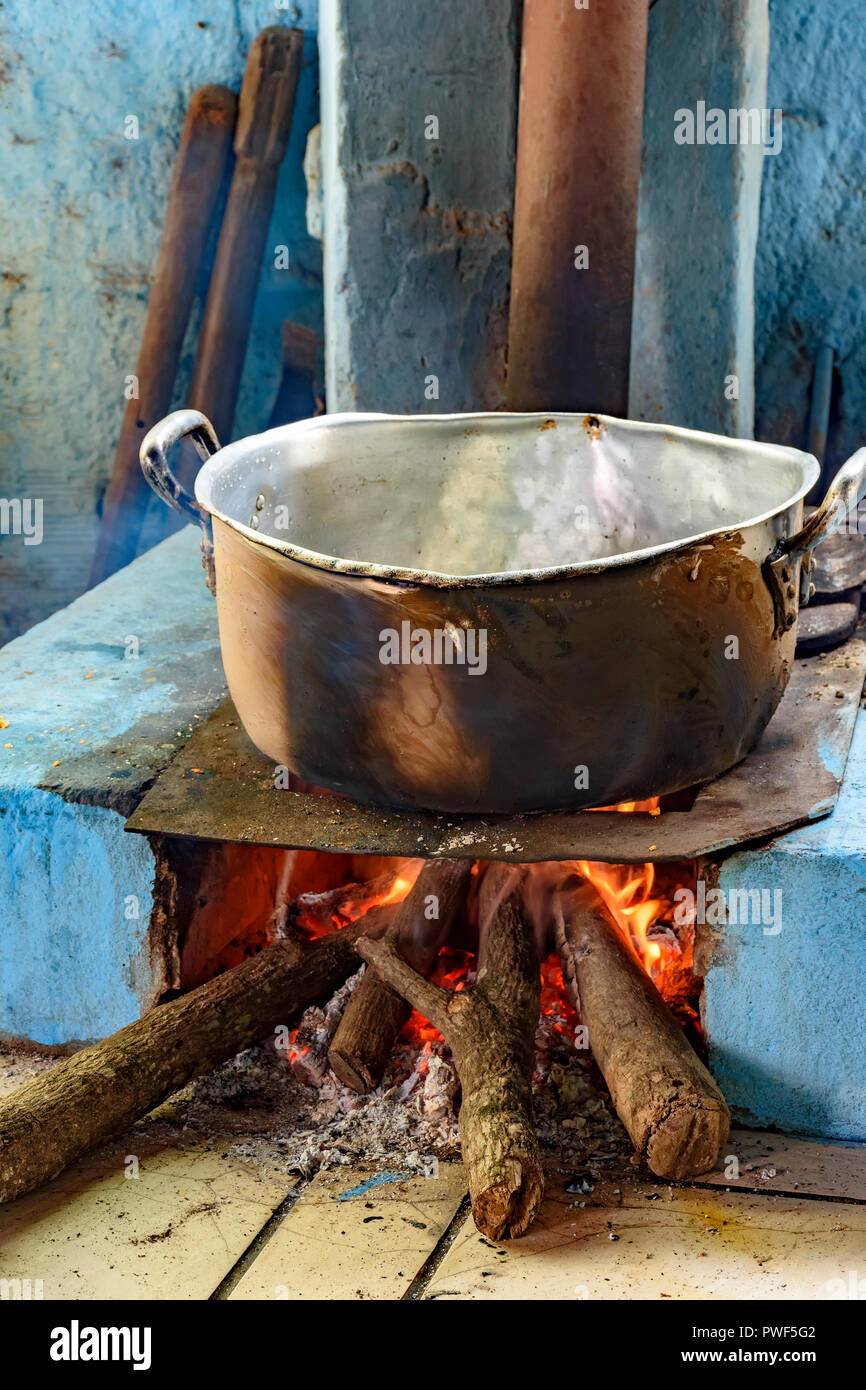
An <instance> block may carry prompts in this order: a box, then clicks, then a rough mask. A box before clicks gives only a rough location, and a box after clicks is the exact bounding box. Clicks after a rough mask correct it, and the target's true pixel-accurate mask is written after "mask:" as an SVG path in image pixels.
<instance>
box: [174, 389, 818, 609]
mask: <svg viewBox="0 0 866 1390" xmlns="http://www.w3.org/2000/svg"><path fill="white" fill-rule="evenodd" d="M491 419H494V420H496V421H498V422H500V423H501V422H503V421H508V420H525V421H527V422H530V421H533V420H568V421H573V420H575V419H583V420H584V421H593V422H595V421H598V422H600V423H601V424H606V425H610V424H613V425H617V426H623V425H625V426H627V427H628V428H629V430H632V431H634V432H636V433H645V434H663V435H666V436H668V438H670V437H673V438H675V439H678V440H683V441H684V442H686V443H688V442H689V441H691V440H693V441H700V442H701V443H702V444H703V445H706V444H708V443H709V444H716V445H721V446H724V448H726V449H735V450H738V451H740V452H742V453H746V454H755V453H758V454H759V455H760V454H764V455H776V456H777V457H779V458H781V457H787V458H788V459H789V460H794V461H796V462H797V463H799V464H800V465H801V467H802V470H803V473H804V475H805V476H804V481H803V483H802V485H801V486H800V487H799V489H798V490H797V491H796V492H794V493H793V494H791V496H789V497H787V498H785V499H784V500H783V501H782V502H780V503H779V504H778V505H777V506H775V507H773V508H771V509H770V510H769V511H765V512H762V513H761V514H760V515H758V516H753V517H749V518H748V519H747V520H744V521H738V522H734V523H728V524H726V525H724V526H717V527H714V528H712V529H711V530H709V531H701V532H698V533H696V534H695V535H692V536H682V537H677V538H676V539H675V540H672V541H665V542H663V543H662V544H661V545H654V546H646V547H644V548H643V549H640V550H626V551H623V552H621V553H620V554H617V555H606V556H603V557H602V558H600V559H598V560H583V561H579V562H576V563H575V564H571V565H551V566H548V567H546V568H544V569H527V570H501V571H494V572H493V573H491V574H462V575H457V574H447V573H444V572H441V571H439V570H421V569H412V568H408V567H405V566H401V565H386V564H382V563H380V562H377V561H372V560H345V559H342V558H341V557H339V556H336V555H325V554H323V553H322V552H320V551H317V550H308V549H307V548H306V546H302V545H295V544H293V543H292V542H291V541H288V540H278V539H277V538H276V537H275V536H268V535H264V534H263V533H262V532H261V531H256V530H254V529H253V528H252V527H251V526H247V525H245V524H244V523H243V522H242V521H238V519H237V518H236V517H232V516H229V515H228V514H227V513H225V512H223V511H221V510H220V508H219V507H216V506H214V505H213V504H212V502H211V498H210V492H211V485H212V482H213V479H214V477H215V475H216V474H217V473H218V472H220V471H221V470H222V468H223V467H225V466H228V465H230V464H232V463H234V462H236V461H237V458H238V456H240V455H243V454H245V453H247V452H250V451H253V450H257V449H261V448H263V447H265V446H267V445H268V444H273V443H274V442H276V441H277V440H278V439H279V440H284V439H286V438H289V437H291V436H294V435H301V434H305V433H308V432H315V431H317V430H318V429H321V428H322V427H323V426H324V425H327V426H328V427H329V428H331V429H334V428H336V429H342V428H345V427H348V426H351V425H353V424H356V423H359V422H361V421H363V422H368V423H372V422H375V421H380V422H386V421H387V422H392V421H393V422H395V423H400V424H407V423H408V424H420V425H421V426H422V428H423V427H424V426H426V425H427V424H428V423H429V424H433V425H435V424H439V425H441V424H446V423H449V422H459V423H463V422H466V421H473V420H474V421H477V420H491ZM820 474H821V466H820V464H819V463H818V460H817V459H816V458H815V457H814V455H813V454H807V453H805V452H804V451H803V450H802V449H794V448H792V447H790V446H788V445H785V444H770V443H765V442H764V441H760V440H756V439H738V438H735V437H732V436H728V435H721V434H710V433H709V432H708V431H705V430H693V429H686V428H685V427H684V426H681V425H665V424H660V423H657V422H655V421H651V420H628V419H624V418H622V417H619V416H613V415H599V414H594V413H592V412H585V411H556V410H536V411H491V410H475V411H465V412H459V411H458V412H453V413H451V414H448V415H444V414H443V415H439V414H435V415H434V414H430V415H390V414H387V413H384V412H377V411H369V412H367V411H351V412H349V411H346V412H337V413H334V414H333V415H317V416H314V417H312V418H311V419H308V420H296V421H294V422H293V423H292V424H289V425H278V426H277V427H276V428H275V429H271V430H265V431H263V432H262V433H261V434H256V435H247V436H246V437H245V438H244V439H238V440H235V441H234V442H233V443H231V444H226V445H224V446H223V447H222V448H221V449H219V450H218V451H217V452H216V453H215V454H213V455H212V456H211V458H210V459H209V460H208V461H207V462H206V463H204V464H203V465H202V467H201V468H200V469H199V472H198V474H197V475H196V480H195V496H196V501H197V502H198V503H199V504H200V505H201V506H202V507H203V508H204V509H205V511H207V512H208V513H209V514H210V515H211V516H215V517H218V518H219V520H220V521H222V522H224V523H225V525H226V526H230V527H231V528H232V530H234V531H237V532H239V533H240V535H242V536H243V537H244V538H245V539H246V540H247V541H249V542H250V543H251V544H253V545H256V546H262V547H264V548H266V549H267V550H271V551H274V552H275V553H276V554H278V555H282V556H283V557H285V558H287V559H290V560H295V561H297V562H298V563H299V564H302V565H307V566H309V567H311V568H313V569H320V570H326V571H328V572H329V573H331V574H344V575H347V576H350V577H354V578H359V579H374V580H382V581H386V582H387V581H390V582H397V583H402V584H413V585H428V586H431V587H433V588H437V589H467V588H480V587H489V586H495V587H499V588H504V587H508V586H509V585H510V586H515V587H516V586H518V585H522V584H528V583H540V582H544V581H546V580H562V579H573V578H577V577H579V576H580V575H582V574H597V573H599V572H601V571H604V570H610V569H623V568H625V567H626V566H628V565H633V564H638V563H640V562H642V561H644V560H649V559H657V558H661V557H662V556H670V555H674V554H676V553H677V552H679V551H681V550H687V549H690V548H691V547H693V546H694V545H699V544H701V543H704V542H709V541H712V540H714V539H715V538H716V537H720V536H730V535H731V534H733V533H735V532H737V531H745V530H747V529H748V528H750V527H752V526H759V525H761V524H762V523H763V522H765V521H769V520H771V519H772V518H773V517H776V516H779V515H780V514H781V513H782V512H784V511H786V510H787V509H788V508H789V507H791V506H794V505H795V504H796V503H797V502H799V501H801V500H802V498H803V497H805V496H806V494H807V493H808V492H809V491H811V489H812V487H813V486H814V484H815V483H816V482H817V480H818V478H819V477H820ZM768 554H769V552H768Z"/></svg>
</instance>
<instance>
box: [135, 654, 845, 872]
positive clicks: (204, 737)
mask: <svg viewBox="0 0 866 1390" xmlns="http://www.w3.org/2000/svg"><path fill="white" fill-rule="evenodd" d="M864 676H866V640H864V638H863V637H862V636H857V637H854V638H852V639H851V641H849V642H848V643H846V645H845V646H844V647H840V648H838V649H837V650H836V651H833V652H826V653H824V654H822V655H821V656H817V657H811V658H809V659H807V660H803V661H797V662H795V664H794V669H793V672H792V675H791V680H790V683H789V685H788V689H787V691H786V692H785V695H784V697H783V699H782V702H781V704H780V705H779V708H778V710H777V711H776V714H775V716H774V717H773V719H772V720H771V722H770V724H769V725H768V727H767V729H766V730H765V732H764V735H763V737H762V738H761V740H760V742H759V744H758V746H757V747H756V748H755V750H754V751H753V752H752V753H750V754H749V756H748V757H747V758H744V759H743V761H742V762H741V763H739V764H738V765H737V766H736V767H734V768H732V769H731V770H730V772H726V773H725V774H724V775H723V776H721V777H718V778H716V780H715V781H713V782H710V783H708V784H707V785H706V786H705V787H703V788H701V790H700V791H699V792H698V794H697V797H696V799H695V801H694V804H693V805H692V807H691V810H687V811H663V812H661V814H659V815H656V816H653V815H649V814H646V813H633V814H630V815H627V814H622V813H619V812H616V811H561V812H558V811H554V812H544V813H538V814H535V815H520V816H487V817H483V818H481V817H475V816H440V815H430V814H428V813H423V812H399V811H388V810H383V809H382V808H381V807H378V806H365V805H361V804H359V803H358V802H355V801H350V800H348V799H347V798H345V797H335V796H315V795H308V794H307V793H305V792H291V791H279V790H277V789H276V788H275V786H274V767H273V764H272V763H270V762H269V761H268V759H266V758H264V757H263V756H262V755H261V753H259V752H258V751H257V750H256V749H255V748H254V747H253V745H252V744H251V743H250V741H249V739H248V738H247V736H246V734H245V733H244V731H243V729H242V728H241V725H240V722H239V720H238V717H237V714H236V713H235V710H234V706H233V705H232V703H231V701H229V700H227V701H226V702H225V703H224V704H223V705H221V706H220V708H219V709H218V710H216V711H215V712H214V713H213V714H212V715H211V717H210V719H208V720H207V722H206V723H204V724H203V725H202V726H201V727H200V728H199V729H197V730H196V732H195V733H194V734H193V736H192V738H191V739H190V740H189V742H188V743H187V744H186V746H185V748H184V749H183V750H182V751H181V753H179V754H178V755H177V757H175V759H174V761H173V762H172V763H170V764H169V766H168V767H167V768H166V769H165V771H164V772H163V773H162V774H161V776H160V777H159V778H158V779H157V780H156V782H155V783H154V785H153V786H152V787H151V789H150V790H149V791H148V792H147V793H146V794H145V796H144V798H143V799H142V801H141V802H140V804H139V806H138V807H137V809H136V811H135V812H134V814H133V815H132V816H130V818H129V820H128V821H127V823H126V829H127V830H134V831H138V832H141V833H144V834H159V835H185V836H190V837H192V838H194V839H204V840H230V841H233V842H235V843H237V844H251V845H278V846H284V847H285V848H287V849H319V850H329V851H333V852H335V853H351V854H393V855H401V856H411V857H418V858H424V859H436V858H441V857H452V858H458V859H507V860H513V861H515V862H525V863H532V862H536V861H541V860H545V859H596V860H606V861H608V862H610V863H617V864H618V863H642V862H644V861H647V860H655V861H657V862H661V861H665V860H677V859H694V858H697V857H698V856H700V855H704V854H711V853H717V852H718V851H720V850H726V849H730V848H732V847H733V846H734V845H738V844H743V843H746V842H748V841H753V840H762V839H766V838H767V837H769V836H772V835H776V834H779V833H780V832H782V831H785V830H791V829H793V827H794V826H796V825H802V824H804V823H805V822H806V821H810V820H815V819H817V818H819V817H821V816H826V815H829V813H830V812H831V811H832V809H833V807H834V805H835V803H836V798H837V796H838V793H839V787H840V784H841V781H842V776H843V773H844V770H845V762H846V759H847V756H848V747H849V744H850V742H851V736H852V733H853V730H854V723H855V720H856V718H857V710H858V708H859V703H860V696H861V692H862V689H863V681H864Z"/></svg>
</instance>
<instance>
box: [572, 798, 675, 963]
mask: <svg viewBox="0 0 866 1390" xmlns="http://www.w3.org/2000/svg"><path fill="white" fill-rule="evenodd" d="M598 809H599V810H607V811H624V812H630V811H650V812H652V811H655V812H657V811H658V809H659V799H658V797H657V796H654V797H651V798H650V799H649V800H648V801H621V802H620V803H619V805H618V806H606V807H599V808H598ZM575 862H576V868H577V869H578V872H579V873H581V874H582V875H583V877H584V878H586V879H588V880H589V882H590V883H591V884H592V885H593V887H594V888H596V889H597V891H598V893H599V895H600V896H601V898H602V899H603V901H604V904H605V906H606V907H607V909H608V911H609V912H610V914H611V916H612V917H613V919H614V921H615V922H616V924H617V926H618V927H619V929H620V931H621V932H622V933H623V935H624V937H625V939H626V940H627V941H628V942H629V943H630V944H631V946H632V947H633V949H634V952H635V954H636V955H637V958H638V960H639V961H640V962H641V963H642V965H643V967H644V969H645V970H646V972H647V974H648V975H650V976H652V975H654V974H655V969H654V967H656V968H657V967H658V966H659V965H662V966H663V965H664V962H663V961H662V948H661V946H660V945H659V943H658V942H657V941H652V940H649V939H648V938H647V932H648V931H649V929H650V927H651V926H652V924H653V922H654V921H655V920H656V918H657V917H659V916H660V915H661V914H662V912H663V911H664V910H665V907H666V905H667V904H666V901H665V899H664V898H660V897H655V896H653V885H654V884H655V877H656V871H655V865H654V864H603V863H599V862H598V861H596V860H589V859H578V860H576V861H575Z"/></svg>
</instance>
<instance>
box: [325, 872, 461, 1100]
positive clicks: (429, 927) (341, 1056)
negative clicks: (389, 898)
mask: <svg viewBox="0 0 866 1390" xmlns="http://www.w3.org/2000/svg"><path fill="white" fill-rule="evenodd" d="M470 871H471V865H470V864H469V863H468V862H467V861H466V860H456V859H439V860H433V861H431V862H430V863H428V864H425V865H424V867H423V868H422V870H421V872H420V873H419V875H418V877H417V879H416V880H415V884H414V887H413V888H412V889H411V891H410V892H409V894H408V895H407V897H406V898H404V899H403V902H402V903H400V905H399V907H398V908H397V910H396V913H395V916H394V923H393V926H392V928H391V932H392V934H393V936H394V940H395V943H396V947H397V950H398V951H399V953H400V955H401V956H402V957H403V959H404V960H405V961H407V962H408V963H409V965H411V966H412V968H413V970H416V971H417V972H418V974H419V975H429V974H430V971H431V970H432V969H433V965H434V964H435V961H436V957H437V956H438V955H439V952H440V951H441V949H442V947H443V946H444V945H445V943H446V941H447V940H448V937H449V936H450V934H451V928H452V926H453V923H454V918H455V916H456V915H457V913H458V911H459V909H460V906H461V904H462V902H463V899H464V894H465V890H466V885H467V882H468V879H469V874H470ZM431 897H432V898H433V899H435V904H436V916H431V917H428V916H427V915H426V903H427V900H428V899H430V898H431ZM411 1012H412V1008H411V1005H410V1004H407V1003H406V1001H405V1000H404V999H402V998H401V997H400V995H399V994H395V993H394V990H393V989H391V988H389V986H388V985H387V984H385V983H384V982H383V981H382V980H381V979H379V977H378V976H377V974H376V972H375V971H374V970H368V971H367V973H366V975H365V976H364V978H363V980H362V981H361V983H360V984H359V985H358V987H357V989H356V990H355V992H354V993H353V995H352V997H351V999H350V1000H349V1003H348V1005H347V1007H346V1012H345V1013H344V1014H343V1017H342V1019H341V1021H340V1025H339V1027H338V1028H337V1031H336V1033H335V1035H334V1041H333V1042H332V1044H331V1048H330V1051H329V1053H328V1061H329V1062H330V1064H331V1070H332V1071H333V1072H334V1073H335V1074H336V1075H337V1076H338V1077H339V1079H340V1080H341V1081H342V1082H343V1083H344V1085H346V1086H351V1088H352V1090H354V1091H358V1092H359V1093H360V1094H361V1095H366V1094H368V1092H370V1091H372V1090H375V1088H376V1087H377V1086H378V1084H379V1082H380V1081H381V1080H382V1076H383V1075H384V1072H385V1067H386V1066H387V1064H388V1058H389V1057H390V1055H391V1049H392V1048H393V1046H394V1043H395V1041H396V1039H397V1035H398V1033H399V1032H400V1029H401V1028H402V1027H403V1024H404V1023H405V1022H406V1020H407V1019H408V1017H409V1015H410V1013H411Z"/></svg>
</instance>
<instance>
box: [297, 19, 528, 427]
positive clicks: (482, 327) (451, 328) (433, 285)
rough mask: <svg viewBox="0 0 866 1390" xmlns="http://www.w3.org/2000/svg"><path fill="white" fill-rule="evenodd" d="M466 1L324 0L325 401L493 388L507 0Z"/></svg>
mask: <svg viewBox="0 0 866 1390" xmlns="http://www.w3.org/2000/svg"><path fill="white" fill-rule="evenodd" d="M468 13H470V12H468V11H467V10H466V7H465V5H464V4H462V3H458V2H457V0H439V3H436V4H429V3H427V0H400V3H399V4H396V5H390V6H387V7H386V8H384V9H383V8H381V7H370V6H364V5H360V4H357V3H355V0H322V5H321V36H320V45H321V53H322V123H323V148H322V165H323V179H324V189H325V248H326V249H325V257H326V259H325V298H326V320H327V332H326V374H327V391H328V405H329V408H330V409H331V410H389V411H397V412H403V411H405V412H425V411H434V412H435V411H445V412H447V411H456V410H477V409H491V410H492V409H496V408H497V407H499V406H501V405H502V403H503V400H504V380H505V348H506V343H507V337H508V325H507V313H508V288H509V283H510V272H511V216H512V204H513V196H514V152H515V139H516V115H517V102H516V94H517V33H518V29H517V5H516V3H515V0H505V3H502V2H501V0H479V3H477V4H475V5H474V6H473V7H472V9H471V23H467V14H468ZM431 118H432V120H433V121H435V122H436V123H437V124H436V125H433V124H432V123H431ZM434 377H435V379H436V381H435V385H434V384H433V383H432V382H431V378H434ZM434 390H435V391H436V392H437V393H438V394H436V395H433V394H431V393H432V392H433V391H434Z"/></svg>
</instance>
